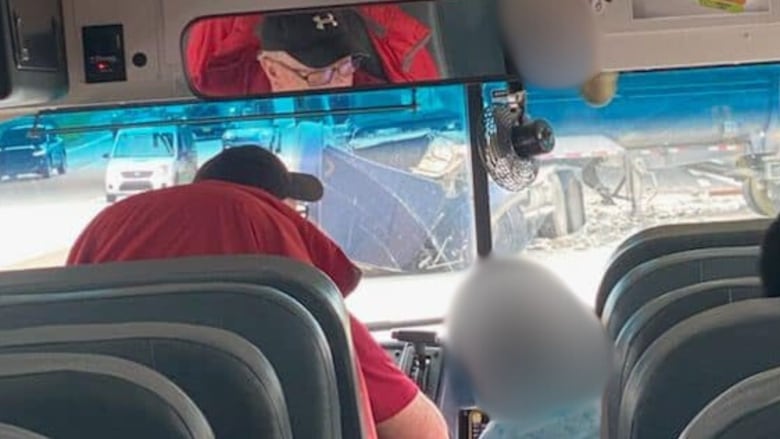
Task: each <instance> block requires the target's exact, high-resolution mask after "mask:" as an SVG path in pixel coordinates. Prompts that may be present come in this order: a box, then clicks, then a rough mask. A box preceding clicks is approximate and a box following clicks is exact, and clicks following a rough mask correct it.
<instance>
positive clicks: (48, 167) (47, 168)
mask: <svg viewBox="0 0 780 439" xmlns="http://www.w3.org/2000/svg"><path fill="white" fill-rule="evenodd" d="M53 165H54V164H53V163H52V160H51V157H49V156H47V157H46V162H45V163H44V164H43V168H41V170H40V172H39V174H40V175H41V177H42V178H51V174H52V171H53V170H54V166H53Z"/></svg>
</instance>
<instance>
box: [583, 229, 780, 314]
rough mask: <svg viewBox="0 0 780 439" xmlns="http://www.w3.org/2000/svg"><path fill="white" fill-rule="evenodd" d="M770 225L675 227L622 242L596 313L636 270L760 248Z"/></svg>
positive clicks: (601, 288) (606, 276)
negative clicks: (692, 254) (725, 250)
mask: <svg viewBox="0 0 780 439" xmlns="http://www.w3.org/2000/svg"><path fill="white" fill-rule="evenodd" d="M770 224H771V220H767V219H756V220H747V221H744V220H741V221H728V222H717V223H711V224H702V223H695V224H672V225H664V226H658V227H652V228H649V229H645V230H642V231H641V232H639V233H637V234H635V235H633V236H631V237H630V238H628V239H626V240H625V241H623V243H622V244H621V245H620V246H619V247H618V248H617V250H615V253H614V254H613V255H612V258H611V259H610V264H609V268H607V270H606V272H605V273H604V277H603V279H602V281H601V285H600V286H599V290H598V295H597V297H596V313H597V314H598V315H599V316H601V315H602V312H603V311H604V305H605V304H606V302H607V299H608V296H609V294H610V292H611V291H612V289H613V288H614V287H615V285H616V284H617V283H618V282H619V281H620V279H621V278H622V277H623V276H625V275H626V273H628V272H629V271H631V270H632V269H634V268H635V267H638V266H639V265H641V264H643V263H645V262H647V261H650V260H652V259H655V258H658V257H660V256H665V255H668V254H672V253H679V252H683V251H688V250H697V249H704V248H711V247H738V246H746V245H759V244H761V241H762V240H763V238H764V232H765V231H766V229H767V228H769V225H770Z"/></svg>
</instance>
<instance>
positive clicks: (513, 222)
mask: <svg viewBox="0 0 780 439" xmlns="http://www.w3.org/2000/svg"><path fill="white" fill-rule="evenodd" d="M510 203H511V202H510ZM502 210H503V212H501V213H499V215H498V216H496V217H495V218H494V219H493V226H492V229H493V251H494V252H495V253H496V254H497V255H504V256H507V255H515V254H517V253H520V252H521V251H523V249H525V247H526V246H527V245H528V243H530V242H531V238H532V236H531V235H530V233H529V230H528V229H529V227H528V220H527V219H526V217H525V213H524V212H523V206H522V204H521V203H520V202H516V203H512V204H511V205H509V207H508V208H506V209H502Z"/></svg>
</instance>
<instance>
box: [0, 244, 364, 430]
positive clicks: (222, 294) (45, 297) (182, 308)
mask: <svg viewBox="0 0 780 439" xmlns="http://www.w3.org/2000/svg"><path fill="white" fill-rule="evenodd" d="M260 285H267V286H260ZM277 288H278V289H277ZM282 291H283V292H282ZM0 296H5V297H4V300H3V301H2V303H0V329H19V328H24V327H29V326H46V325H69V324H104V323H106V324H110V323H129V322H172V323H185V324H192V325H200V326H210V327H215V328H221V329H225V330H227V331H230V332H234V333H236V334H238V335H239V336H241V337H243V338H245V339H247V340H248V341H249V342H251V343H252V344H254V345H255V346H257V347H258V348H259V349H260V350H261V351H262V352H263V354H265V355H266V357H267V358H268V359H269V361H270V362H271V364H272V365H273V366H274V369H275V370H276V373H277V375H278V377H279V380H280V382H281V384H282V388H283V390H284V394H285V402H286V404H287V409H288V412H289V414H290V422H291V425H292V429H293V435H294V436H296V437H338V438H341V437H349V438H353V437H362V423H361V419H360V416H359V413H360V412H359V408H358V402H357V401H358V400H357V397H358V396H357V387H356V380H355V377H356V376H357V375H356V371H355V369H354V368H355V361H354V356H353V351H352V346H351V339H350V337H349V332H348V324H349V322H348V320H347V314H346V310H345V309H344V304H343V303H342V299H341V296H340V294H339V293H338V291H337V290H336V288H335V286H333V284H332V282H331V281H330V280H329V279H328V278H327V277H326V276H325V275H323V274H321V273H320V272H319V271H317V270H316V269H314V268H312V267H310V266H308V265H305V264H302V263H297V262H294V261H291V260H287V259H283V258H272V257H256V256H244V257H205V258H204V257H200V258H185V259H173V260H163V261H143V262H126V263H112V264H100V265H86V266H78V267H67V268H56V269H43V270H31V271H24V272H12V273H4V274H2V275H0ZM309 311H311V312H309ZM313 316H316V320H315V318H314V317H313ZM331 347H332V348H331ZM331 349H333V351H334V352H336V353H337V354H336V355H335V356H334V355H332V354H331ZM334 368H335V370H336V371H338V372H335V371H334ZM337 380H338V387H337V384H336V381H337ZM345 411H346V412H345ZM340 421H341V422H340ZM342 425H343V434H342Z"/></svg>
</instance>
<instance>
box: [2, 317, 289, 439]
mask: <svg viewBox="0 0 780 439" xmlns="http://www.w3.org/2000/svg"><path fill="white" fill-rule="evenodd" d="M36 352H50V353H56V352H61V353H88V354H98V355H107V356H113V357H117V358H122V359H124V360H128V361H132V362H135V363H138V364H141V365H143V366H146V367H148V368H150V369H153V370H155V371H156V372H159V373H160V374H162V375H163V376H165V377H167V378H168V379H169V380H171V381H172V382H173V383H174V384H176V385H177V386H179V387H180V388H181V389H182V390H183V391H184V392H185V393H187V395H189V397H190V398H192V400H193V401H194V402H195V404H197V405H198V407H199V408H200V409H201V410H202V411H203V413H204V415H205V416H206V419H207V421H208V422H209V424H210V425H211V428H212V429H213V431H214V434H215V435H216V437H218V438H241V437H243V438H268V439H291V438H292V432H291V430H290V419H289V415H288V413H287V406H286V405H285V403H284V394H283V392H282V387H281V384H280V383H279V379H278V378H277V376H276V372H275V371H274V369H273V366H271V363H269V362H268V360H267V359H266V357H265V356H264V355H263V354H262V353H261V352H260V351H259V350H258V349H257V348H256V347H255V346H254V345H252V344H251V343H249V342H248V341H246V340H244V339H243V338H241V337H239V336H237V335H235V334H233V333H231V332H227V331H223V330H219V329H215V328H207V327H202V326H192V325H181V324H170V323H128V324H113V325H65V326H43V327H34V328H25V329H19V330H10V331H0V354H4V353H36Z"/></svg>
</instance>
